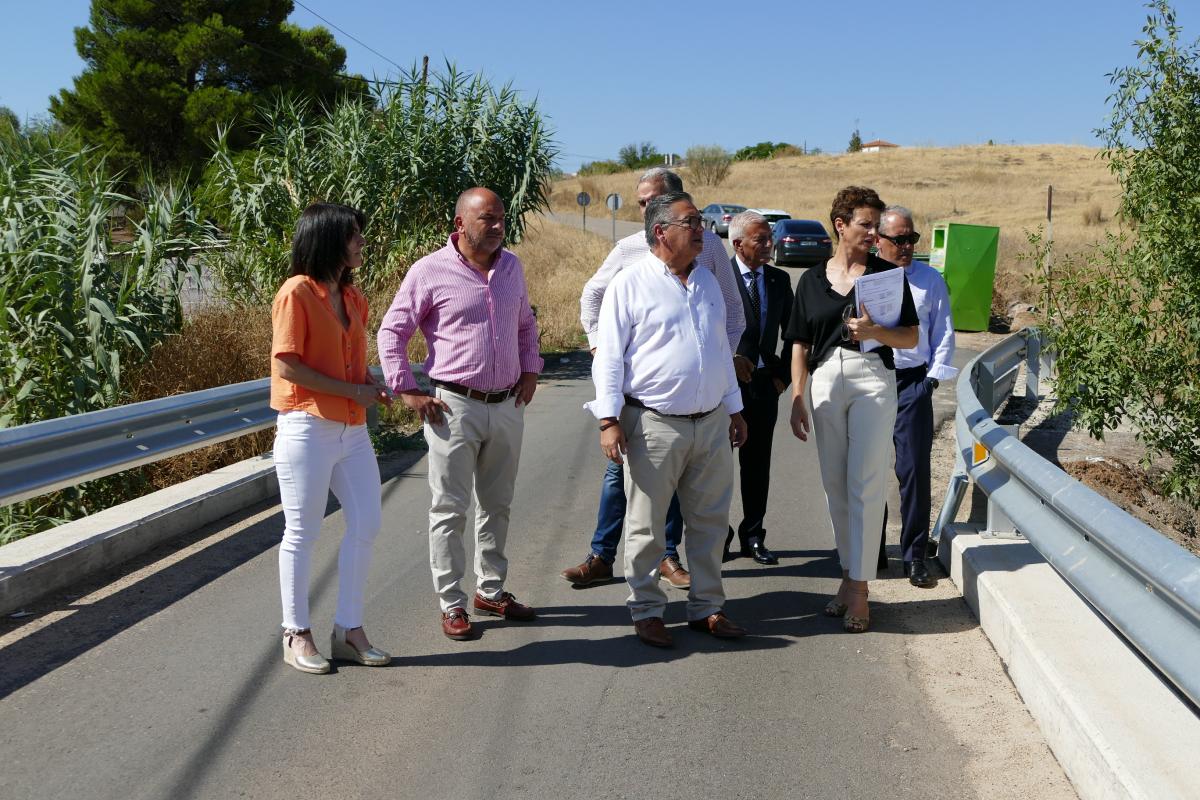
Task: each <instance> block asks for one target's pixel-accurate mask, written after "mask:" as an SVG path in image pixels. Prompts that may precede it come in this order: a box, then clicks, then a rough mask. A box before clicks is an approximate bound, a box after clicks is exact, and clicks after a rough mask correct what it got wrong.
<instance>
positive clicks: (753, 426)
mask: <svg viewBox="0 0 1200 800" xmlns="http://www.w3.org/2000/svg"><path fill="white" fill-rule="evenodd" d="M742 405H743V406H744V407H743V409H742V417H743V418H744V419H745V420H746V428H747V429H748V432H749V435H748V437H747V439H746V443H745V444H744V445H742V446H741V447H740V448H738V463H739V464H740V465H741V482H742V484H741V485H742V524H741V525H739V526H738V539H739V540H741V543H742V546H746V545H747V544H748V542H749V539H750V537H752V536H757V537H760V538H762V537H765V536H766V532H765V531H764V530H763V519H764V518H765V517H766V515H767V494H768V491H769V490H770V488H771V443H772V441H773V440H774V438H775V420H776V419H778V417H779V393H778V392H776V391H775V382H774V381H773V380H771V372H770V370H767V369H756V370H754V373H753V374H752V375H751V378H750V383H747V384H742Z"/></svg>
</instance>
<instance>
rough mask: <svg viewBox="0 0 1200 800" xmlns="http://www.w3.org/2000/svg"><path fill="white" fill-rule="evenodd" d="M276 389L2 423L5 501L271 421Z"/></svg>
mask: <svg viewBox="0 0 1200 800" xmlns="http://www.w3.org/2000/svg"><path fill="white" fill-rule="evenodd" d="M371 371H372V373H373V374H375V375H376V376H377V377H381V373H380V371H379V368H378V367H372V368H371ZM413 371H414V372H415V373H416V374H417V377H418V379H421V378H423V375H424V373H423V370H422V368H421V367H420V366H418V365H415V364H414V365H413ZM270 391H271V383H270V379H269V378H259V379H258V380H253V381H246V382H245V383H235V384H231V385H229V386H219V387H217V388H214V389H204V390H203V391H199V392H190V393H188V394H180V395H175V396H174V397H163V398H160V399H158V400H148V401H146V402H144V403H131V404H129V405H125V406H117V407H116V408H106V409H104V410H102V411H91V412H89V413H87V414H76V415H74V416H70V417H60V418H59V419H50V420H45V421H43V422H34V423H31V424H29V425H19V426H17V427H15V428H7V429H0V507H3V506H6V505H9V504H11V503H17V502H20V501H21V500H28V499H30V498H32V497H37V496H39V495H43V494H47V493H48V492H53V491H55V490H57V489H62V488H65V487H67V486H75V485H76V484H80V483H83V482H85V481H90V480H95V479H96V478H102V477H104V476H105V475H112V474H114V473H117V472H123V471H124V470H127V469H133V468H134V467H140V466H142V465H143V464H150V463H152V462H154V461H159V460H161V459H164V458H168V457H170V456H176V455H179V454H180V453H186V452H188V451H191V450H198V449H199V448H201V447H207V446H208V445H212V444H217V443H219V442H224V441H227V440H229V439H235V438H237V437H239V436H245V435H246V434H249V433H254V432H255V431H261V430H265V429H267V428H270V427H273V426H274V425H275V417H276V413H277V412H275V411H274V410H273V409H272V408H271V407H270ZM373 410H374V409H372V411H373ZM368 420H369V421H371V420H373V415H372V414H371V413H370V412H368Z"/></svg>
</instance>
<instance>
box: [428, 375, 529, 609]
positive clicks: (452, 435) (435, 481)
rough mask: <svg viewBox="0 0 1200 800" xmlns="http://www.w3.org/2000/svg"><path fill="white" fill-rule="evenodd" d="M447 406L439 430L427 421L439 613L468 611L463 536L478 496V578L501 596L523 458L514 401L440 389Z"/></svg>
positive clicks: (481, 587)
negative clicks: (511, 508)
mask: <svg viewBox="0 0 1200 800" xmlns="http://www.w3.org/2000/svg"><path fill="white" fill-rule="evenodd" d="M437 398H438V399H439V400H442V401H444V402H445V403H446V405H448V406H449V407H450V409H449V410H448V411H446V412H445V413H444V421H443V423H442V424H441V425H430V424H429V423H426V424H425V440H426V441H427V442H428V443H429V459H428V463H429V489H430V492H431V493H432V495H433V504H432V505H431V506H430V508H429V567H430V570H431V571H432V572H433V590H434V591H435V592H436V593H437V596H438V603H439V604H440V605H441V608H442V611H443V612H445V611H449V610H450V609H452V608H466V606H467V595H466V593H465V592H464V591H463V590H462V579H463V572H464V571H465V570H466V551H465V548H464V546H463V534H464V532H465V530H466V525H467V506H468V505H469V504H470V502H471V495H472V491H473V492H474V496H475V579H476V588H477V590H478V591H479V593H480V594H482V595H483V596H484V597H487V598H491V599H494V598H496V597H498V596H499V595H500V594H501V592H503V591H504V579H505V577H507V575H508V559H507V558H505V556H504V542H505V540H506V539H507V538H508V515H509V506H510V505H511V504H512V498H513V486H514V484H515V483H516V478H517V465H518V463H519V462H520V459H521V437H522V434H523V432H524V429H525V407H524V406H522V407H520V408H517V406H516V398H513V397H510V398H508V399H507V400H505V401H504V402H502V403H484V402H483V401H481V400H472V399H470V398H468V397H463V396H462V395H458V394H455V393H453V392H448V391H446V390H445V389H443V388H441V387H440V386H439V387H437Z"/></svg>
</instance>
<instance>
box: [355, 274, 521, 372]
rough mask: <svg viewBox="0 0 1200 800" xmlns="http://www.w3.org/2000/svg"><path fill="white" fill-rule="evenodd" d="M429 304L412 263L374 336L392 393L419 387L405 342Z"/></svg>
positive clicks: (428, 298)
mask: <svg viewBox="0 0 1200 800" xmlns="http://www.w3.org/2000/svg"><path fill="white" fill-rule="evenodd" d="M429 304H430V297H429V293H428V292H427V291H425V289H424V287H423V286H422V281H421V273H420V269H419V268H418V266H417V265H415V264H414V265H413V268H412V269H410V270H409V272H408V275H406V276H405V277H404V281H403V282H402V283H401V284H400V288H399V289H398V290H397V291H396V297H395V299H393V300H392V305H391V306H390V307H389V308H388V310H387V313H386V314H384V315H383V322H382V323H380V325H379V333H378V334H377V335H376V337H375V339H376V343H377V344H378V345H379V363H380V365H381V366H382V367H383V376H384V380H385V381H386V382H387V387H388V388H389V389H391V390H392V391H393V392H409V391H412V390H413V389H416V388H418V387H417V380H416V378H415V377H414V376H413V372H412V366H411V365H410V364H409V362H408V341H409V339H411V338H412V335H413V333H414V332H415V331H416V330H417V327H418V326H419V325H420V324H421V320H422V319H424V317H425V314H426V313H427V312H428V310H429ZM535 339H536V336H535Z"/></svg>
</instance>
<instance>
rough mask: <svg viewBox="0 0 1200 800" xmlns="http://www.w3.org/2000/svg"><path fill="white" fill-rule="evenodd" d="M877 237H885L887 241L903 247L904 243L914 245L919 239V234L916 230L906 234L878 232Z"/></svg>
mask: <svg viewBox="0 0 1200 800" xmlns="http://www.w3.org/2000/svg"><path fill="white" fill-rule="evenodd" d="M879 238H880V239H887V240H888V241H889V242H891V243H892V244H894V245H896V246H897V247H903V246H904V245H906V244H913V245H915V244H916V243H917V242H919V241H921V234H919V233H917V232H916V231H913V232H912V233H909V234H906V235H904V236H888V235H887V234H886V233H881V234H879Z"/></svg>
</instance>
